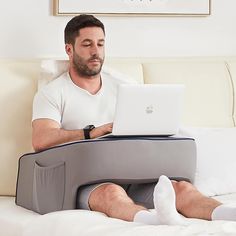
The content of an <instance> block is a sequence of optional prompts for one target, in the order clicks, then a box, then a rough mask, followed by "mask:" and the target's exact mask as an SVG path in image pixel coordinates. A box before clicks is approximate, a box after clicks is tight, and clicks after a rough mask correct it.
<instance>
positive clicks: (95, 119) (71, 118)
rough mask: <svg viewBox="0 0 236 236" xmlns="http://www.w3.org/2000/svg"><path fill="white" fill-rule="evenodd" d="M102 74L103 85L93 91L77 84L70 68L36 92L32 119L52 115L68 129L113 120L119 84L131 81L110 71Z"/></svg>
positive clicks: (51, 117) (101, 123) (98, 124)
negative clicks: (73, 79)
mask: <svg viewBox="0 0 236 236" xmlns="http://www.w3.org/2000/svg"><path fill="white" fill-rule="evenodd" d="M101 78H102V86H101V89H100V90H99V91H98V92H97V93H96V94H95V95H92V94H90V93H89V92H88V91H86V90H84V89H82V88H80V87H78V86H77V85H75V84H74V83H73V81H72V80H71V78H70V76H69V73H68V72H66V73H64V74H62V75H61V76H60V77H59V78H57V79H55V80H53V81H52V82H50V83H49V84H47V85H46V86H44V87H43V88H42V89H40V90H39V91H38V92H37V93H36V95H35V97H34V102H33V118H32V120H35V119H40V118H48V119H52V120H54V121H56V122H58V123H59V124H60V125H61V128H63V129H66V130H74V129H83V128H84V127H85V126H86V125H90V124H92V125H95V126H100V125H103V124H106V123H110V122H113V119H114V113H115V105H116V95H117V88H118V86H119V84H121V83H128V82H127V80H122V79H120V78H114V77H112V76H111V75H110V74H108V73H102V74H101Z"/></svg>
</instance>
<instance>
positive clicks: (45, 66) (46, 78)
mask: <svg viewBox="0 0 236 236" xmlns="http://www.w3.org/2000/svg"><path fill="white" fill-rule="evenodd" d="M68 67H69V61H68V60H42V62H41V70H40V77H39V80H38V89H40V88H42V87H43V86H44V85H46V84H47V83H49V82H50V81H51V80H54V79H56V78H57V77H59V76H60V75H61V74H63V73H64V72H66V71H68Z"/></svg>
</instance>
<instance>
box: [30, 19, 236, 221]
mask: <svg viewBox="0 0 236 236" xmlns="http://www.w3.org/2000/svg"><path fill="white" fill-rule="evenodd" d="M104 45H105V29H104V25H103V24H102V22H100V21H99V20H98V19H97V18H95V17H94V16H92V15H80V16H76V17H74V18H73V19H71V20H70V21H69V22H68V24H67V26H66V28H65V50H66V53H67V55H68V57H69V71H68V72H67V73H65V74H63V75H61V76H60V77H59V78H57V79H56V80H54V81H52V82H51V83H49V84H48V85H47V86H45V87H44V88H43V89H41V90H40V91H39V92H38V93H37V94H36V96H35V99H34V106H33V122H32V126H33V137H32V143H33V147H34V149H35V150H37V151H38V150H42V149H45V148H48V147H51V146H54V145H57V144H61V143H65V142H71V141H76V140H80V139H85V138H86V139H88V138H97V137H100V136H102V135H104V134H107V133H110V132H111V131H112V121H113V115H114V109H115V99H116V92H117V87H118V85H119V84H120V83H124V82H125V81H123V80H122V79H114V78H113V77H111V76H109V75H106V74H102V73H101V68H102V65H103V61H104V55H105V53H104ZM91 124H92V125H91ZM94 125H95V126H94ZM154 187H155V189H154ZM128 195H129V196H130V197H132V199H131V198H130V197H129V196H128ZM150 202H151V203H152V204H151V205H150V204H149V205H148V203H150ZM137 203H141V204H137ZM145 206H146V207H145ZM153 206H154V208H155V210H154V211H148V210H147V207H153ZM78 207H79V208H82V209H90V210H94V211H100V212H103V213H105V214H106V215H108V216H110V217H114V218H118V219H123V220H127V221H135V222H142V223H147V224H185V222H186V221H185V220H184V217H183V216H185V217H191V218H201V219H206V220H211V219H232V220H236V211H235V209H231V208H230V209H229V208H227V207H225V206H224V205H222V204H221V203H220V202H218V201H216V200H213V199H210V198H207V197H205V196H203V195H202V194H201V193H200V192H198V191H197V190H196V189H195V188H194V187H193V186H192V185H191V184H190V183H187V182H184V181H180V182H176V181H172V182H171V181H170V180H169V179H168V178H167V177H165V176H162V177H161V178H160V180H159V182H158V184H157V185H156V186H155V184H146V185H137V186H135V185H134V186H118V185H116V184H113V183H103V184H97V185H90V186H85V187H83V188H81V189H80V190H79V192H78ZM178 212H179V213H181V214H182V215H183V216H181V215H180V214H179V213H178Z"/></svg>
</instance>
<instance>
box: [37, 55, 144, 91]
mask: <svg viewBox="0 0 236 236" xmlns="http://www.w3.org/2000/svg"><path fill="white" fill-rule="evenodd" d="M68 68H69V61H68V60H53V59H49V60H42V62H41V70H40V77H39V81H38V89H40V88H42V87H43V86H44V85H46V84H47V83H49V82H50V81H51V80H54V79H56V78H57V77H59V76H60V75H61V74H63V73H65V72H66V71H68ZM102 73H106V74H109V75H111V76H113V77H115V78H121V79H122V80H126V81H128V82H130V83H137V81H136V80H135V79H134V78H132V77H130V76H129V75H127V74H124V73H121V72H119V71H117V70H114V69H113V68H111V67H107V66H103V68H102ZM139 82H140V81H139Z"/></svg>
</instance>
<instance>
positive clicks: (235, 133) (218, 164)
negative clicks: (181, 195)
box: [180, 127, 236, 196]
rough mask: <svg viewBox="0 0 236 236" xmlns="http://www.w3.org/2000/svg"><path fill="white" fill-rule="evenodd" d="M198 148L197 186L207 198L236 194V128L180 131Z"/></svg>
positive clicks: (187, 129) (186, 129)
mask: <svg viewBox="0 0 236 236" xmlns="http://www.w3.org/2000/svg"><path fill="white" fill-rule="evenodd" d="M180 134H181V135H184V136H190V137H193V138H194V139H195V141H196V146H197V170H196V176H195V181H194V185H195V186H196V187H197V189H198V190H199V191H200V192H202V193H203V194H205V195H207V196H215V195H221V194H227V193H233V192H236V128H193V127H191V128H190V127H185V128H181V129H180Z"/></svg>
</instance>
